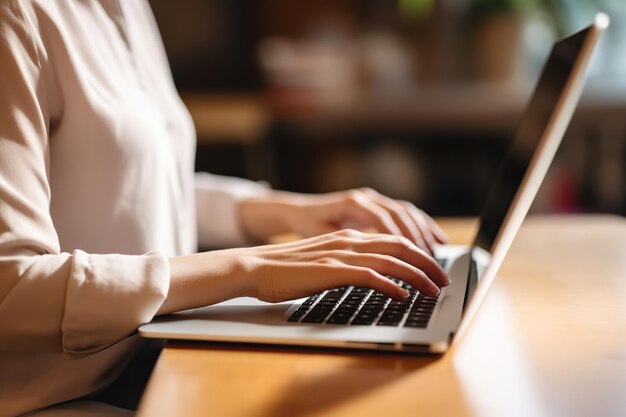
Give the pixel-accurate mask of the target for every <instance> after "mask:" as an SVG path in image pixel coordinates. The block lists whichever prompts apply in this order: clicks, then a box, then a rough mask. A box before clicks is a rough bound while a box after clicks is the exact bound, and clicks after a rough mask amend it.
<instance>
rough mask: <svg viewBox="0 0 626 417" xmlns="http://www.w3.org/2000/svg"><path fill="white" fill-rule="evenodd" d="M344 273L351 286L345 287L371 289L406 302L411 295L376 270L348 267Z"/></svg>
mask: <svg viewBox="0 0 626 417" xmlns="http://www.w3.org/2000/svg"><path fill="white" fill-rule="evenodd" d="M343 271H344V273H345V274H347V276H348V278H347V279H348V282H349V284H345V285H355V286H358V287H366V288H371V289H373V290H374V291H377V292H380V293H382V294H385V295H386V296H387V297H391V298H393V299H395V300H406V299H407V298H408V297H409V295H410V294H409V292H408V291H407V290H405V289H404V288H402V287H400V286H399V285H398V284H396V283H395V282H393V281H392V280H391V279H389V278H387V277H385V276H384V275H382V274H380V273H378V272H376V271H375V270H374V269H371V268H366V267H359V266H346V267H345V268H344V269H343Z"/></svg>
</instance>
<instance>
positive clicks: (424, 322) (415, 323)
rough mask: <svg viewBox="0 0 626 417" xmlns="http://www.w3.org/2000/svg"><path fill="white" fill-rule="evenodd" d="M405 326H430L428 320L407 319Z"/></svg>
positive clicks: (423, 327) (422, 327)
mask: <svg viewBox="0 0 626 417" xmlns="http://www.w3.org/2000/svg"><path fill="white" fill-rule="evenodd" d="M404 327H413V328H421V329H425V328H426V327H428V320H421V321H413V320H411V321H409V320H407V321H406V322H405V323H404Z"/></svg>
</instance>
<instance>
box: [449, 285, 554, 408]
mask: <svg viewBox="0 0 626 417" xmlns="http://www.w3.org/2000/svg"><path fill="white" fill-rule="evenodd" d="M509 302H510V300H508V297H507V296H506V294H505V292H503V291H500V290H498V289H497V288H492V291H490V293H489V296H488V298H487V299H486V300H485V302H484V303H483V306H482V308H481V310H480V312H479V313H478V316H477V317H476V320H475V321H474V325H473V326H472V328H471V331H468V332H467V334H466V335H465V337H464V339H463V340H462V342H461V344H460V346H459V347H458V350H457V351H456V352H455V356H454V359H453V366H454V369H455V371H456V374H457V376H458V381H459V386H460V387H461V390H462V391H464V394H465V396H466V398H467V401H468V404H469V405H470V406H471V407H472V408H473V411H474V414H475V415H480V416H498V417H499V416H507V417H515V416H519V417H528V416H533V417H542V416H548V415H549V413H548V412H547V411H546V410H545V408H543V407H542V402H541V398H540V397H541V396H540V393H539V392H537V389H538V385H537V383H536V381H533V379H532V377H531V375H529V372H528V371H529V370H528V365H527V364H528V359H527V358H526V352H524V351H523V346H524V345H523V343H521V340H520V339H519V337H518V336H519V335H516V334H515V332H514V329H515V328H516V327H515V318H514V317H513V314H512V312H511V309H510V305H509ZM494 344H497V346H494Z"/></svg>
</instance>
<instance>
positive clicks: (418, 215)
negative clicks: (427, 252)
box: [403, 201, 438, 253]
mask: <svg viewBox="0 0 626 417" xmlns="http://www.w3.org/2000/svg"><path fill="white" fill-rule="evenodd" d="M403 205H404V209H405V210H406V212H407V213H408V215H409V216H410V217H411V219H412V221H413V222H414V223H415V225H416V226H417V228H419V230H420V232H421V233H422V236H424V240H425V241H426V242H427V243H428V246H429V247H430V248H431V253H434V252H433V251H434V248H435V244H436V243H437V241H438V239H437V238H436V237H435V235H434V234H433V230H432V229H431V227H430V223H429V222H428V220H427V219H426V217H425V216H426V213H424V212H423V211H422V210H420V209H418V208H417V207H415V206H414V205H413V204H412V203H410V202H408V201H407V202H405V203H404V204H403Z"/></svg>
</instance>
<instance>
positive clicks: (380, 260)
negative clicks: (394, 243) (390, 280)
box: [337, 251, 440, 297]
mask: <svg viewBox="0 0 626 417" xmlns="http://www.w3.org/2000/svg"><path fill="white" fill-rule="evenodd" d="M337 259H338V260H341V261H342V262H347V263H348V264H350V265H354V266H360V267H365V268H369V269H372V270H374V271H376V272H378V273H379V274H381V275H384V276H392V277H394V278H398V279H401V280H402V281H404V282H407V283H409V284H411V285H412V286H413V287H415V288H416V289H417V290H419V291H420V292H422V293H424V294H426V295H429V296H433V297H434V296H437V295H439V292H440V290H439V287H438V286H437V285H436V284H435V283H434V282H432V281H431V280H430V278H428V276H427V275H426V274H425V273H424V272H423V271H421V270H420V269H418V268H416V267H414V266H413V265H411V264H408V263H406V262H404V261H402V260H401V259H398V258H394V257H393V256H389V255H378V254H369V253H367V254H361V253H354V252H347V251H346V252H343V253H338V255H337Z"/></svg>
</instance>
